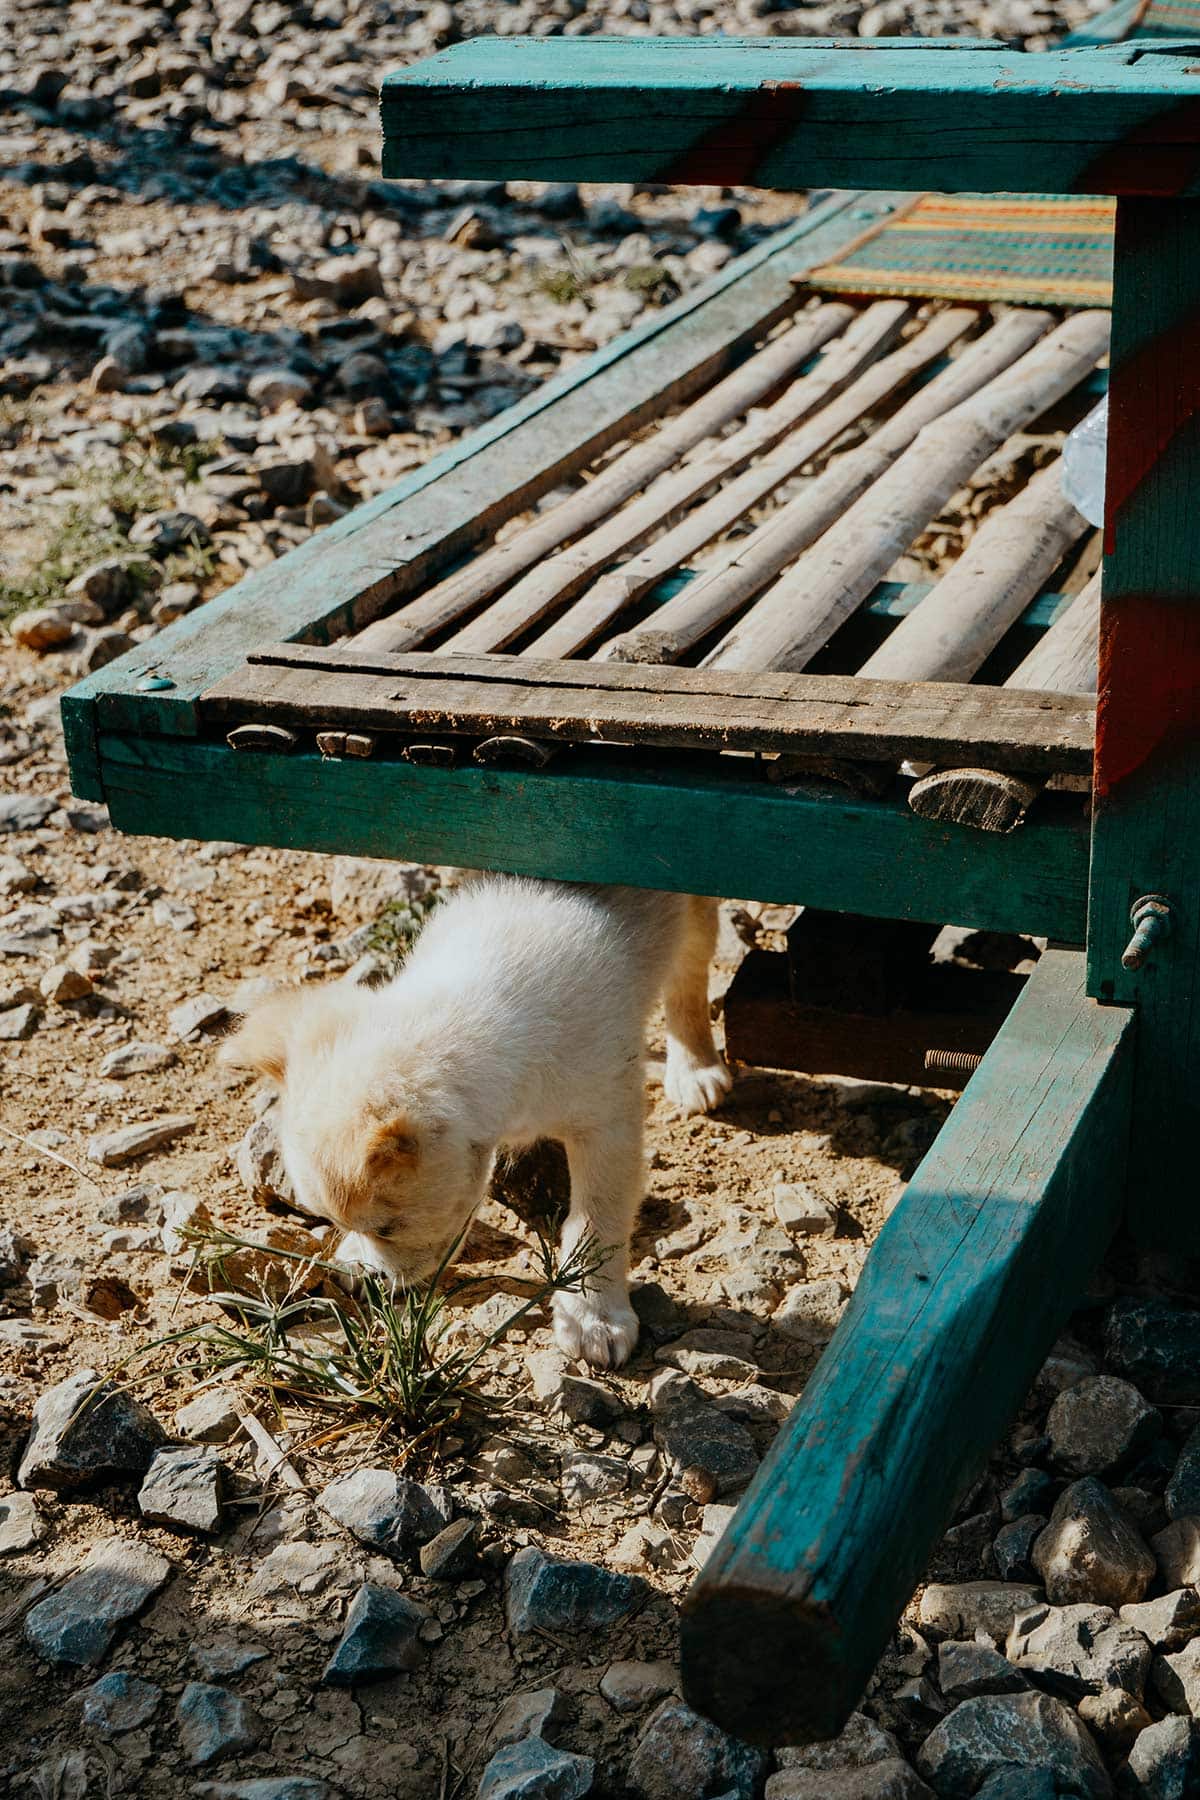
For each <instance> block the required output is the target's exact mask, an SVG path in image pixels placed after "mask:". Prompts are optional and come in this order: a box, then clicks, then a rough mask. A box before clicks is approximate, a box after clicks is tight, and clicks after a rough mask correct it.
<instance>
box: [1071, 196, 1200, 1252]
mask: <svg viewBox="0 0 1200 1800" xmlns="http://www.w3.org/2000/svg"><path fill="white" fill-rule="evenodd" d="M1109 391H1110V399H1109V438H1108V470H1107V486H1106V493H1105V515H1106V517H1105V540H1106V545H1105V547H1106V552H1107V554H1106V556H1105V561H1104V584H1103V593H1102V597H1101V605H1100V670H1099V696H1098V707H1097V715H1096V782H1095V817H1094V828H1093V838H1092V877H1091V906H1090V911H1089V924H1088V971H1089V991H1090V992H1091V993H1093V994H1095V995H1096V996H1097V997H1098V998H1099V999H1101V1000H1114V1001H1117V1002H1122V1003H1126V1004H1134V1003H1136V1005H1137V1008H1138V1020H1139V1023H1138V1052H1137V1068H1136V1072H1135V1081H1134V1128H1133V1145H1132V1153H1131V1158H1130V1177H1129V1223H1130V1225H1131V1227H1132V1229H1133V1230H1134V1231H1135V1232H1137V1233H1138V1234H1140V1235H1141V1236H1142V1237H1143V1238H1145V1239H1147V1240H1153V1241H1155V1242H1158V1243H1162V1244H1165V1245H1170V1246H1171V1247H1172V1248H1178V1247H1180V1246H1181V1245H1182V1243H1183V1242H1184V1241H1185V1238H1186V1235H1187V1234H1188V1231H1189V1226H1190V1221H1191V1219H1192V1217H1193V1216H1194V1212H1195V1200H1194V1193H1195V1180H1196V1175H1195V1154H1196V1142H1197V1135H1198V1133H1200V1009H1198V1008H1197V1007H1196V1005H1195V992H1196V979H1197V976H1196V971H1197V968H1198V967H1200V906H1198V905H1197V903H1196V895H1197V890H1198V888H1200V538H1198V537H1197V532H1196V494H1197V491H1198V489H1200V206H1198V205H1196V204H1193V203H1188V204H1183V203H1180V204H1170V203H1168V202H1166V201H1157V200H1146V201H1139V202H1137V203H1136V204H1135V203H1133V202H1129V203H1123V202H1122V203H1119V204H1118V206H1117V224H1116V244H1115V258H1114V282H1113V347H1112V372H1111V376H1110V383H1109ZM1152 893H1159V894H1165V895H1166V896H1167V897H1168V899H1169V900H1170V902H1171V907H1172V912H1171V929H1170V935H1169V936H1167V937H1166V938H1165V939H1164V940H1163V941H1162V942H1161V943H1159V944H1158V945H1157V946H1156V948H1155V949H1154V951H1153V953H1152V954H1151V956H1150V957H1149V959H1148V960H1147V961H1146V962H1144V963H1143V964H1142V966H1141V967H1140V968H1138V969H1137V970H1128V969H1125V968H1124V967H1123V966H1122V963H1121V952H1122V950H1123V949H1124V948H1125V946H1126V944H1127V942H1128V940H1129V937H1130V931H1131V926H1130V919H1129V911H1130V907H1131V905H1132V903H1133V901H1134V900H1136V899H1137V898H1139V896H1141V895H1143V894H1152Z"/></svg>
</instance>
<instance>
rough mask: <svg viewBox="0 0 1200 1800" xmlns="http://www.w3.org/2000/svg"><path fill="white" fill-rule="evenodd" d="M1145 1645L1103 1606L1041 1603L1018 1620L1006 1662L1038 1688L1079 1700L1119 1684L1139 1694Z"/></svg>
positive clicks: (1145, 1659)
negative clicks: (1043, 1604) (1027, 1677)
mask: <svg viewBox="0 0 1200 1800" xmlns="http://www.w3.org/2000/svg"><path fill="white" fill-rule="evenodd" d="M1150 1655H1151V1652H1150V1646H1149V1644H1148V1643H1147V1642H1146V1639H1145V1638H1144V1637H1143V1636H1142V1634H1141V1632H1140V1631H1136V1630H1135V1629H1134V1628H1133V1626H1132V1625H1125V1624H1122V1623H1121V1622H1120V1621H1119V1620H1118V1618H1117V1616H1116V1614H1115V1613H1114V1612H1112V1611H1111V1610H1110V1609H1109V1608H1108V1607H1107V1606H1088V1605H1082V1606H1041V1607H1035V1608H1034V1610H1033V1611H1032V1612H1030V1613H1027V1614H1026V1615H1025V1616H1024V1617H1023V1618H1020V1619H1018V1620H1017V1622H1016V1624H1015V1625H1014V1626H1013V1629H1012V1632H1011V1633H1010V1635H1009V1640H1008V1657H1009V1661H1010V1662H1011V1663H1012V1664H1013V1666H1014V1667H1015V1668H1017V1669H1020V1670H1021V1671H1022V1673H1023V1674H1025V1675H1028V1676H1029V1677H1030V1679H1031V1680H1032V1681H1034V1682H1035V1683H1036V1684H1037V1686H1038V1687H1041V1688H1045V1689H1046V1690H1047V1692H1049V1693H1052V1694H1059V1695H1061V1696H1062V1698H1063V1699H1065V1700H1078V1699H1080V1698H1081V1696H1082V1695H1084V1694H1098V1693H1099V1692H1100V1690H1101V1689H1102V1688H1111V1687H1119V1688H1122V1689H1124V1691H1125V1692H1126V1693H1128V1694H1133V1695H1134V1696H1135V1697H1136V1698H1137V1699H1139V1700H1140V1699H1141V1697H1142V1693H1143V1691H1144V1689H1145V1686H1146V1675H1147V1672H1148V1670H1149V1667H1150Z"/></svg>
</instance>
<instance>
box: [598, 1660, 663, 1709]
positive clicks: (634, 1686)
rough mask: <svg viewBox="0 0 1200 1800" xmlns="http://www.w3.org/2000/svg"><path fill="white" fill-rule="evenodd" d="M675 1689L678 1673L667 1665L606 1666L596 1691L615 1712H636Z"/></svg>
mask: <svg viewBox="0 0 1200 1800" xmlns="http://www.w3.org/2000/svg"><path fill="white" fill-rule="evenodd" d="M678 1690H679V1674H678V1671H677V1670H676V1668H675V1665H674V1663H669V1662H615V1663H610V1664H609V1666H608V1668H607V1669H606V1670H605V1671H604V1674H603V1675H602V1676H601V1677H600V1692H601V1693H602V1694H603V1695H604V1698H605V1699H606V1700H607V1701H608V1704H609V1705H610V1706H611V1707H612V1708H613V1710H614V1711H615V1712H619V1713H628V1712H640V1711H641V1709H642V1707H643V1706H649V1705H650V1702H651V1701H652V1700H661V1699H662V1697H663V1695H664V1694H674V1693H677V1692H678Z"/></svg>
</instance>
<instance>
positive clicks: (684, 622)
mask: <svg viewBox="0 0 1200 1800" xmlns="http://www.w3.org/2000/svg"><path fill="white" fill-rule="evenodd" d="M1053 323H1054V320H1053V317H1052V315H1051V314H1050V313H1047V312H1039V311H1035V310H1034V309H1033V308H1022V309H1016V308H1014V309H1013V311H1012V312H1009V313H1005V314H1004V315H1003V317H1002V318H1000V319H999V320H998V321H997V322H996V324H995V325H993V326H992V328H991V330H990V331H987V332H985V333H984V335H983V336H982V337H980V338H977V339H976V340H975V342H974V343H972V344H968V345H967V347H966V349H965V350H963V352H962V353H961V355H959V356H957V357H955V359H954V361H953V362H952V363H951V364H950V365H949V367H948V368H946V369H943V370H942V372H941V374H940V375H935V376H934V378H933V380H932V381H930V382H929V383H928V384H927V385H926V386H925V387H923V388H920V389H918V391H917V392H916V393H915V394H913V396H912V397H911V399H909V400H907V401H906V402H905V403H904V405H903V406H902V407H900V409H899V410H898V411H897V412H896V413H894V414H893V416H892V417H891V418H890V419H887V420H885V422H884V423H883V424H882V425H881V426H880V427H879V429H878V430H877V431H875V432H874V433H873V434H872V435H871V436H870V437H869V438H868V439H867V440H866V442H865V443H862V444H859V445H857V446H856V448H854V449H853V450H848V451H847V452H846V453H845V455H843V456H839V457H838V458H837V460H836V461H835V462H833V463H831V464H830V466H829V467H828V468H827V469H825V470H824V471H823V472H822V473H821V474H820V475H819V476H817V478H816V479H815V480H814V481H811V482H809V483H808V484H807V486H806V487H805V488H804V489H803V491H802V492H801V493H799V494H797V495H796V497H795V498H794V499H793V500H789V501H788V503H787V505H786V506H782V507H781V508H780V509H779V511H778V512H777V513H775V514H774V515H773V517H771V518H770V519H767V520H766V521H765V522H764V523H763V524H762V525H760V526H759V527H758V529H757V530H756V531H753V532H751V533H750V534H749V536H747V537H744V538H741V539H739V540H738V541H737V542H736V543H734V544H733V545H731V546H730V547H729V548H728V549H726V550H725V551H724V553H723V554H722V555H721V556H719V557H718V558H717V559H716V561H715V562H714V563H713V564H712V566H711V567H710V568H709V569H707V570H706V571H705V572H704V574H702V575H699V576H697V578H696V579H695V580H694V581H692V582H689V583H688V586H687V588H686V589H685V590H684V592H683V593H682V594H677V595H676V596H675V598H674V599H673V600H668V602H667V604H666V605H665V606H664V607H661V608H660V609H659V611H658V612H657V613H656V614H655V616H654V621H653V624H648V625H647V626H645V627H643V628H642V629H640V630H638V631H635V632H632V633H630V634H628V635H627V636H625V637H623V638H619V639H617V640H616V641H615V642H614V643H611V644H609V645H607V646H605V648H604V651H603V654H604V655H605V656H607V657H609V658H612V659H615V660H619V661H624V662H674V661H677V660H678V658H679V657H681V656H682V655H684V653H685V652H686V651H687V650H689V649H691V647H692V646H693V645H694V644H697V643H699V642H700V640H701V639H702V638H704V637H706V636H707V635H708V633H709V632H710V631H711V630H712V629H713V628H714V626H717V625H720V624H721V623H722V621H723V620H725V619H727V618H728V617H729V615H730V614H731V613H732V612H736V610H737V609H738V607H739V606H741V605H742V604H743V602H744V601H746V600H748V599H750V597H751V596H752V595H753V594H756V593H757V592H758V590H759V589H760V588H761V587H763V586H765V584H766V583H767V582H768V581H770V579H771V577H772V576H774V575H777V574H778V573H779V571H780V570H781V569H783V568H785V567H786V566H787V564H788V563H790V562H791V561H792V560H793V558H795V557H796V556H798V555H799V554H800V553H801V551H803V550H805V549H806V548H807V547H808V545H809V544H811V543H812V542H813V541H814V539H816V538H818V537H819V536H820V535H821V533H822V532H823V531H825V530H826V529H827V528H828V527H829V526H831V525H832V524H833V522H834V521H835V520H837V519H839V518H841V516H842V515H843V514H844V513H845V512H846V510H847V509H848V508H849V507H850V506H852V505H853V503H854V502H855V501H856V500H857V499H858V498H859V496H860V495H861V494H863V493H865V492H866V490H867V489H868V488H869V487H870V486H871V484H872V482H874V481H877V480H878V479H879V478H880V477H881V476H882V475H884V473H885V472H886V471H887V470H888V469H889V468H890V467H891V465H892V464H893V463H894V462H895V460H896V458H897V457H898V456H899V455H900V454H901V453H902V452H903V451H904V450H905V449H906V448H907V447H908V446H909V445H910V444H911V443H912V441H913V439H914V438H915V437H916V436H917V434H918V432H920V431H921V430H922V428H923V427H924V426H926V425H928V424H929V423H930V422H931V421H933V420H936V419H937V418H939V417H940V415H941V414H943V413H945V412H946V411H947V409H948V408H951V407H953V406H955V405H957V404H958V403H959V402H960V401H963V400H966V399H967V397H968V396H969V395H972V394H974V393H976V392H977V391H978V390H979V389H980V388H982V387H983V386H984V385H985V384H986V383H987V382H990V381H991V380H992V379H993V378H994V377H996V376H998V375H999V374H1000V372H1001V371H1002V370H1006V369H1007V368H1008V367H1009V366H1010V364H1012V363H1013V362H1014V361H1015V360H1016V359H1017V358H1018V357H1020V356H1021V355H1022V354H1023V353H1024V352H1025V351H1028V350H1029V348H1030V346H1031V345H1033V344H1036V342H1037V340H1038V339H1039V338H1040V337H1041V336H1042V334H1043V333H1044V332H1045V331H1046V330H1047V329H1048V328H1049V327H1050V326H1051V325H1052V324H1053ZM918 341H919V340H917V339H914V340H913V343H914V344H915V343H916V342H918ZM905 348H907V346H905ZM895 354H897V355H899V354H900V352H896V353H895ZM852 392H853V389H851V390H849V391H848V393H847V394H846V395H845V396H844V399H846V400H848V399H849V396H850V393H852ZM765 666H766V665H764V667H765Z"/></svg>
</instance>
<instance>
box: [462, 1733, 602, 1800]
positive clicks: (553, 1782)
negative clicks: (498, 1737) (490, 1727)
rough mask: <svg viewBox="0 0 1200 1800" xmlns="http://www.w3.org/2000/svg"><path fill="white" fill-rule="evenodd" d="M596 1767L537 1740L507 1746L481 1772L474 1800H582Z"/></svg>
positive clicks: (578, 1757)
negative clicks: (475, 1799)
mask: <svg viewBox="0 0 1200 1800" xmlns="http://www.w3.org/2000/svg"><path fill="white" fill-rule="evenodd" d="M595 1770H596V1765H595V1763H594V1762H593V1761H592V1759H591V1757H590V1756H573V1755H572V1754H571V1752H570V1751H569V1750H555V1749H552V1748H551V1746H550V1745H549V1744H547V1743H544V1742H543V1740H542V1739H541V1738H540V1737H525V1738H521V1739H520V1740H519V1742H517V1743H515V1744H506V1745H504V1747H503V1748H502V1749H500V1750H497V1752H496V1754H495V1755H494V1756H493V1757H492V1759H491V1761H490V1762H489V1763H488V1765H487V1767H486V1768H485V1769H484V1771H483V1776H482V1779H481V1780H480V1783H479V1789H478V1796H477V1800H582V1797H583V1795H585V1794H590V1793H591V1791H592V1782H593V1779H594V1777H595Z"/></svg>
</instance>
